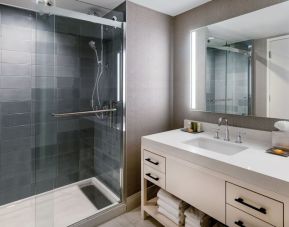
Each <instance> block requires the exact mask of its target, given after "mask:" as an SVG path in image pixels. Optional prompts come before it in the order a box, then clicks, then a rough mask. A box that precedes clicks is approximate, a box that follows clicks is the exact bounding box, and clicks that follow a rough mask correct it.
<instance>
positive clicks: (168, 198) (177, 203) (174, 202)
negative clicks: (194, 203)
mask: <svg viewBox="0 0 289 227" xmlns="http://www.w3.org/2000/svg"><path fill="white" fill-rule="evenodd" d="M157 197H158V198H160V199H161V200H163V201H165V202H166V203H167V204H169V205H170V206H172V207H173V208H175V209H184V208H185V207H186V203H185V202H183V201H182V200H180V199H178V198H177V197H175V196H173V195H171V194H170V193H168V192H166V191H165V190H163V189H160V190H159V192H158V194H157Z"/></svg>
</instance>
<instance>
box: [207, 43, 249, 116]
mask: <svg viewBox="0 0 289 227" xmlns="http://www.w3.org/2000/svg"><path fill="white" fill-rule="evenodd" d="M249 71H250V68H249V57H248V56H246V55H242V54H237V53H233V52H229V51H224V50H217V49H214V48H208V51H207V65H206V72H207V75H208V77H209V78H208V79H207V81H206V88H207V90H206V92H207V94H206V108H207V109H206V111H212V112H216V113H232V114H239V115H248V111H249V106H248V105H249V102H248V100H249V94H248V91H249V85H250V84H249V80H250V73H249Z"/></svg>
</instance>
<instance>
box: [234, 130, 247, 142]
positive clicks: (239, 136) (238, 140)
mask: <svg viewBox="0 0 289 227" xmlns="http://www.w3.org/2000/svg"><path fill="white" fill-rule="evenodd" d="M245 134H246V133H245V132H242V130H239V131H238V135H237V138H236V141H235V142H236V143H243V141H242V136H243V135H245Z"/></svg>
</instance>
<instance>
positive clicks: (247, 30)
mask: <svg viewBox="0 0 289 227" xmlns="http://www.w3.org/2000/svg"><path fill="white" fill-rule="evenodd" d="M288 12H289V1H286V2H283V3H280V4H276V5H273V6H271V7H267V8H264V9H261V10H257V11H254V12H252V13H248V14H244V15H242V16H239V17H235V18H232V19H229V20H226V21H222V22H219V23H216V24H212V25H209V26H208V27H207V28H208V31H209V36H213V37H215V38H217V39H222V40H225V41H228V43H235V42H240V41H245V40H251V39H260V38H264V37H274V36H280V35H284V34H289V26H288V21H289V13H288Z"/></svg>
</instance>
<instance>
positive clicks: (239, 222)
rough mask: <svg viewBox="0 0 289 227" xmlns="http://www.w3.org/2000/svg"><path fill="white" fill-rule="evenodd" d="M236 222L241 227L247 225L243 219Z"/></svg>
mask: <svg viewBox="0 0 289 227" xmlns="http://www.w3.org/2000/svg"><path fill="white" fill-rule="evenodd" d="M235 224H236V225H237V226H240V227H246V226H245V225H244V223H243V222H242V221H235Z"/></svg>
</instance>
